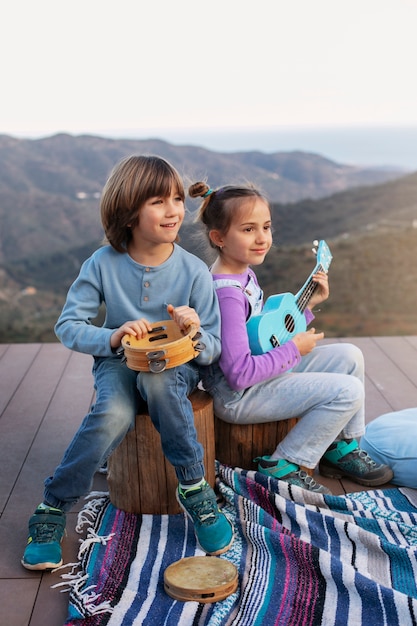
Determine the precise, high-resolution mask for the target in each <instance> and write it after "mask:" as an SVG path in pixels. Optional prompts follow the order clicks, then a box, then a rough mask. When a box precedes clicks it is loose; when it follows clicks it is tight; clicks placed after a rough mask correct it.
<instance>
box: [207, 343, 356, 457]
mask: <svg viewBox="0 0 417 626" xmlns="http://www.w3.org/2000/svg"><path fill="white" fill-rule="evenodd" d="M203 383H204V387H205V389H207V391H209V393H210V394H211V395H212V396H213V401H214V411H215V414H216V415H217V416H218V417H220V418H221V419H223V420H225V421H226V422H231V423H238V424H255V423H261V422H269V421H276V420H283V419H288V418H291V417H299V418H301V419H299V421H298V422H297V424H296V425H295V426H294V428H292V429H291V431H290V432H289V433H288V435H287V436H286V437H285V438H284V439H283V441H281V442H280V443H279V444H278V445H277V448H276V452H277V454H278V455H279V456H280V457H282V458H284V459H287V460H288V461H292V462H293V463H296V464H297V465H304V466H306V467H308V468H314V467H316V465H317V463H318V462H319V460H320V458H321V457H322V456H323V454H324V452H325V451H326V449H327V448H328V447H329V445H331V444H332V443H333V442H334V441H335V440H336V439H340V438H346V439H349V438H359V437H361V436H362V434H363V433H364V431H365V416H364V360H363V355H362V352H361V351H360V350H359V349H358V348H357V347H356V346H354V345H352V344H349V343H335V344H327V345H322V346H317V347H316V348H315V349H314V350H313V351H312V352H310V354H308V355H306V356H304V357H303V358H302V359H301V363H300V364H299V365H298V366H297V367H296V368H294V369H293V370H292V371H291V372H288V373H286V374H281V375H279V376H277V377H276V378H272V379H269V380H267V381H265V382H262V383H259V384H257V385H254V386H253V387H250V388H248V389H245V390H244V391H233V390H232V389H231V388H230V387H229V385H228V384H227V382H226V380H225V378H224V376H223V374H222V373H221V371H220V369H219V367H218V366H216V365H214V366H209V367H208V368H207V375H205V376H204V379H203Z"/></svg>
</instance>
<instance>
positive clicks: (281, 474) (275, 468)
mask: <svg viewBox="0 0 417 626" xmlns="http://www.w3.org/2000/svg"><path fill="white" fill-rule="evenodd" d="M253 461H254V463H258V472H260V473H261V474H265V475H266V476H272V478H277V479H278V480H285V482H287V483H290V484H291V485H297V487H301V488H302V489H307V491H314V492H315V493H322V494H331V491H330V489H327V487H325V486H324V485H321V484H320V483H318V482H316V481H315V480H314V478H313V477H312V476H309V474H307V472H306V471H304V470H303V469H302V468H301V467H300V466H299V465H296V463H291V462H290V461H286V460H285V459H279V460H278V461H277V460H274V459H271V457H270V456H258V457H256V459H254V460H253Z"/></svg>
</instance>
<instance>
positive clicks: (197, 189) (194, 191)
mask: <svg viewBox="0 0 417 626" xmlns="http://www.w3.org/2000/svg"><path fill="white" fill-rule="evenodd" d="M209 189H210V187H209V186H208V185H207V183H203V182H202V181H200V182H198V183H193V184H192V185H191V186H190V187H189V188H188V195H189V196H190V197H191V198H199V197H203V196H204V195H205V194H206V193H207V192H208V190H209Z"/></svg>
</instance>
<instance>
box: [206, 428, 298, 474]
mask: <svg viewBox="0 0 417 626" xmlns="http://www.w3.org/2000/svg"><path fill="white" fill-rule="evenodd" d="M297 421H298V418H296V417H294V418H292V419H287V420H281V421H279V422H263V423H261V424H230V423H229V422H224V421H223V420H221V419H220V418H219V417H217V416H215V418H214V430H215V433H216V459H217V460H218V461H219V462H220V463H223V464H224V465H230V466H231V467H241V468H243V469H246V470H250V469H257V464H256V463H254V462H253V459H255V458H256V457H257V456H264V455H265V454H272V452H274V450H275V448H276V447H277V444H278V443H279V442H280V441H282V440H283V439H284V437H285V436H286V435H287V434H288V433H289V431H290V430H291V428H293V427H294V426H295V424H296V423H297Z"/></svg>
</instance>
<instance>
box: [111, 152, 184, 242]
mask: <svg viewBox="0 0 417 626" xmlns="http://www.w3.org/2000/svg"><path fill="white" fill-rule="evenodd" d="M173 188H174V189H176V191H177V193H178V195H179V196H181V197H182V199H183V200H184V199H185V191H184V185H183V182H182V180H181V177H180V175H179V174H178V172H177V170H176V169H175V168H174V167H173V166H172V165H171V164H170V163H168V161H165V159H162V158H161V157H157V156H136V155H133V156H129V157H126V158H125V159H122V160H121V161H120V162H119V163H118V164H117V165H116V166H115V167H114V168H113V170H112V172H111V173H110V176H109V178H108V179H107V182H106V184H105V185H104V188H103V192H102V195H101V201H100V210H101V222H102V224H103V228H104V232H105V234H106V238H107V241H108V242H109V243H110V245H111V246H112V247H113V248H114V249H115V250H117V251H118V252H126V250H127V245H128V243H129V241H130V240H131V238H132V229H133V228H135V226H137V224H138V222H139V217H140V208H141V206H142V205H143V204H144V203H145V202H146V201H147V200H149V198H153V197H157V196H161V197H163V198H165V197H167V196H169V195H170V193H171V190H172V189H173Z"/></svg>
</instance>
